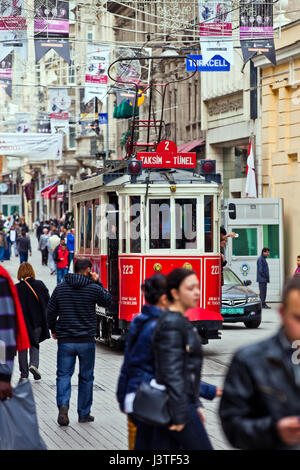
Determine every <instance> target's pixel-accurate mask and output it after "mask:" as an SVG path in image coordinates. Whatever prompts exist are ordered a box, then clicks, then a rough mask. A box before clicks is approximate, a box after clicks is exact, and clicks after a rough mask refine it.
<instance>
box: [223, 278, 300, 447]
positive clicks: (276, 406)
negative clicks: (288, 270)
mask: <svg viewBox="0 0 300 470" xmlns="http://www.w3.org/2000/svg"><path fill="white" fill-rule="evenodd" d="M279 312H280V317H281V327H280V329H279V331H278V332H277V333H276V335H275V336H273V337H271V338H268V339H266V340H264V341H260V342H258V343H255V344H252V345H250V346H247V347H244V348H242V349H240V350H238V351H237V352H236V353H235V355H234V357H233V359H232V362H231V364H230V367H229V370H228V372H227V376H226V379H225V385H224V392H223V396H222V400H221V403H220V410H219V414H220V418H221V423H222V427H223V430H224V432H225V435H226V436H227V439H228V440H229V442H230V443H231V445H232V446H233V447H235V448H238V449H244V450H300V420H299V416H300V394H299V387H300V374H299V364H300V360H299V349H298V348H299V344H300V343H299V338H300V279H299V278H295V279H292V280H290V281H289V282H288V283H287V284H286V286H285V288H284V291H283V296H282V303H281V306H280V309H279Z"/></svg>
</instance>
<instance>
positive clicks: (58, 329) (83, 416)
mask: <svg viewBox="0 0 300 470" xmlns="http://www.w3.org/2000/svg"><path fill="white" fill-rule="evenodd" d="M74 268H75V274H67V275H66V277H65V282H63V283H61V284H59V285H58V286H57V287H56V288H55V290H54V292H53V294H52V297H51V299H50V301H49V304H48V307H47V318H48V326H49V329H50V330H51V333H52V337H53V338H54V339H57V341H58V352H57V382H56V383H57V392H56V402H57V406H58V409H59V414H58V419H57V422H58V424H60V425H61V426H67V425H68V424H69V418H68V410H69V401H70V396H71V378H72V375H73V373H74V368H75V362H76V356H78V358H79V388H78V404H77V411H78V416H79V419H78V421H79V422H80V423H86V422H91V421H94V417H93V416H91V415H90V410H91V406H92V401H93V382H94V364H95V336H96V324H97V316H96V304H97V305H99V306H100V307H107V306H108V305H109V304H110V303H111V295H110V293H109V292H108V291H107V290H106V289H104V287H103V285H102V284H101V282H99V276H98V274H96V273H93V272H91V268H92V263H91V262H90V261H89V260H87V259H81V260H80V259H79V260H77V261H76V263H75V267H74Z"/></svg>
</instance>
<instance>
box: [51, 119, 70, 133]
mask: <svg viewBox="0 0 300 470" xmlns="http://www.w3.org/2000/svg"><path fill="white" fill-rule="evenodd" d="M50 126H51V132H52V134H56V133H58V132H60V131H61V132H64V133H65V134H68V133H69V121H66V120H62V119H50Z"/></svg>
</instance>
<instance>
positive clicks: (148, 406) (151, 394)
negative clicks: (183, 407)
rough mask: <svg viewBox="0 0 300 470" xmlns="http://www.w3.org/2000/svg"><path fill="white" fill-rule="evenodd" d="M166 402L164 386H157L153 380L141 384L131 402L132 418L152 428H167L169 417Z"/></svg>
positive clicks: (169, 422)
mask: <svg viewBox="0 0 300 470" xmlns="http://www.w3.org/2000/svg"><path fill="white" fill-rule="evenodd" d="M154 385H155V386H154ZM168 401H169V398H168V394H167V391H166V388H165V387H164V386H159V385H158V384H156V381H155V380H151V382H150V383H149V382H142V383H141V384H140V385H139V388H138V389H137V392H136V395H135V399H134V402H133V417H134V418H136V419H137V420H138V421H142V422H143V423H146V424H150V425H152V426H169V425H170V424H171V415H170V412H169V409H168Z"/></svg>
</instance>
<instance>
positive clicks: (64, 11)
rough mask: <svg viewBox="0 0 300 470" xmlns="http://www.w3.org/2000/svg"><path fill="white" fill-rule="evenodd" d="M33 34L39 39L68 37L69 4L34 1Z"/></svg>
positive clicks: (58, 0) (60, 0) (59, 0)
mask: <svg viewBox="0 0 300 470" xmlns="http://www.w3.org/2000/svg"><path fill="white" fill-rule="evenodd" d="M34 16H35V19H34V33H35V36H37V37H39V38H48V37H53V36H55V38H57V37H61V38H66V37H68V36H69V2H68V1H62V0H44V1H43V2H41V1H40V0H34Z"/></svg>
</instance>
